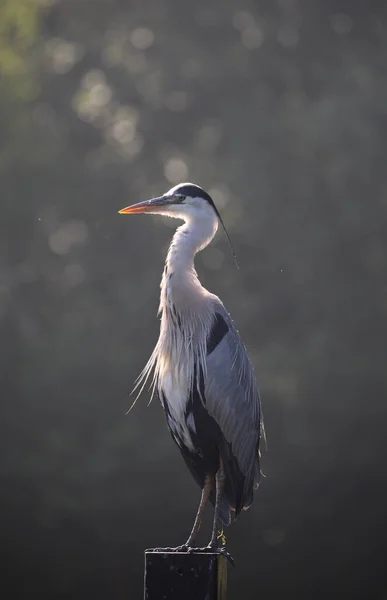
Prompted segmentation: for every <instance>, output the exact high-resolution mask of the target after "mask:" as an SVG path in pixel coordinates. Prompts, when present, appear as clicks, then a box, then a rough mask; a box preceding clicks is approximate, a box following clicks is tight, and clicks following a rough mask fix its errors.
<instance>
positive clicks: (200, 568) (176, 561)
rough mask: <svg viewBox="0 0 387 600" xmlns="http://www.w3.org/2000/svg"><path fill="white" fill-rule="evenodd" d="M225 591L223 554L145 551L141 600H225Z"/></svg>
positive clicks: (225, 576)
mask: <svg viewBox="0 0 387 600" xmlns="http://www.w3.org/2000/svg"><path fill="white" fill-rule="evenodd" d="M226 592H227V559H226V558H225V557H224V556H223V555H221V554H218V553H216V552H211V553H204V552H203V553H200V552H198V553H192V554H191V553H187V552H154V551H152V550H146V551H145V577H144V600H226Z"/></svg>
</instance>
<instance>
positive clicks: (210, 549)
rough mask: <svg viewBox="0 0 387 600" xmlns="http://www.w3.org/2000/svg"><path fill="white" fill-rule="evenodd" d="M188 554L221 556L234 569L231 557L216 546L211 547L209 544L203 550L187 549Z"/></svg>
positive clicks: (222, 548) (224, 550)
mask: <svg viewBox="0 0 387 600" xmlns="http://www.w3.org/2000/svg"><path fill="white" fill-rule="evenodd" d="M188 553H189V554H210V553H213V554H221V555H222V556H224V557H225V558H227V560H228V561H229V563H230V564H231V565H232V566H233V567H235V563H234V559H233V557H232V556H231V554H230V553H229V552H228V551H227V550H226V548H224V547H221V548H218V546H212V545H211V544H209V545H208V546H205V547H204V548H188Z"/></svg>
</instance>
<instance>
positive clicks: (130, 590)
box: [0, 0, 387, 600]
mask: <svg viewBox="0 0 387 600" xmlns="http://www.w3.org/2000/svg"><path fill="white" fill-rule="evenodd" d="M0 72H1V79H0V202H1V220H0V230H1V236H0V335H1V365H0V367H1V368H0V377H1V388H0V389H1V424H0V443H1V472H0V485H1V488H0V490H1V511H0V531H1V544H0V546H1V566H2V576H1V581H2V584H3V585H5V586H7V585H8V586H10V588H9V591H8V594H7V596H6V597H7V598H27V597H28V598H30V597H31V596H32V595H36V596H39V597H40V598H44V599H45V598H63V599H69V598H71V599H75V600H76V599H78V598H79V599H81V598H82V599H84V598H91V597H93V598H96V599H98V600H99V599H106V598H111V599H114V600H123V599H128V598H129V599H132V598H133V599H136V598H141V596H142V568H143V567H142V564H143V550H144V549H145V548H147V547H150V546H157V545H177V544H179V543H181V542H182V541H184V540H185V539H186V537H187V534H188V532H189V530H190V527H191V524H192V519H193V516H194V514H195V510H196V506H197V502H198V499H199V495H200V491H199V489H198V487H197V486H196V484H195V482H194V481H193V479H192V478H191V476H190V474H189V473H188V471H187V470H186V468H185V465H184V464H183V461H182V459H181V457H180V455H179V452H178V450H177V448H176V447H175V446H174V444H173V442H172V441H171V439H170V437H169V434H168V431H167V428H166V425H165V423H164V416H163V413H162V409H161V407H160V406H159V404H158V402H154V403H153V404H152V405H151V406H150V407H147V402H148V395H147V394H144V395H143V397H141V399H140V400H139V402H138V403H137V405H136V407H135V408H134V409H133V410H132V412H131V413H130V414H129V415H127V414H126V412H127V409H128V408H129V406H130V404H131V401H132V398H131V397H130V395H129V393H130V391H131V389H132V385H133V382H134V380H135V378H136V376H137V375H138V373H139V372H140V370H141V369H142V367H143V366H144V364H145V362H146V361H147V359H148V357H149V355H150V353H151V351H152V349H153V345H154V344H155V342H156V340H157V335H158V325H159V323H158V318H157V317H156V310H157V305H158V293H159V281H160V277H161V271H162V267H163V260H164V256H165V251H166V248H167V244H168V241H169V239H170V238H171V235H172V232H173V229H172V227H174V226H176V225H177V222H174V221H167V220H163V219H162V218H159V219H157V218H153V217H145V216H140V217H122V216H119V215H118V214H117V211H118V210H119V209H120V208H122V207H123V206H126V205H128V204H130V203H133V202H137V201H140V200H144V199H147V198H149V197H151V196H154V195H159V194H160V193H162V192H164V191H166V190H167V189H168V188H169V187H172V185H174V184H176V183H178V182H180V181H193V182H196V183H198V184H200V185H202V186H203V187H204V188H205V189H206V190H208V191H209V192H210V194H211V195H212V197H213V198H214V201H215V203H216V204H217V206H218V208H219V209H220V212H221V213H222V215H223V218H224V221H225V223H226V225H227V227H228V229H229V233H230V235H231V237H232V238H233V241H234V245H235V248H236V251H237V254H238V258H239V263H240V265H241V269H240V271H237V270H236V269H235V266H234V264H233V260H232V257H231V255H230V252H229V249H228V247H227V244H226V242H225V240H224V236H223V235H222V234H221V233H219V234H218V236H217V238H216V240H215V242H214V243H213V244H212V246H211V247H210V248H208V249H207V250H205V251H204V252H203V253H202V254H201V255H200V256H198V258H197V268H198V271H199V275H200V277H201V279H202V282H203V283H204V285H206V286H207V287H208V288H209V289H210V290H211V291H213V292H215V293H216V294H218V295H219V296H220V297H221V298H222V300H223V301H224V302H225V304H226V306H227V307H228V309H229V310H230V312H231V314H232V316H233V318H234V320H235V321H236V323H237V326H238V328H239V329H240V332H241V335H242V337H243V340H244V342H245V344H246V346H247V348H248V350H249V353H250V355H251V357H252V360H253V362H254V365H255V368H256V371H257V375H258V378H259V385H260V389H261V395H262V399H263V404H264V413H265V418H266V429H267V436H268V452H266V453H264V457H263V470H264V472H265V474H266V478H265V479H264V480H263V482H262V485H261V489H260V490H259V492H258V493H257V495H256V498H255V502H254V505H253V507H252V508H251V510H249V511H248V512H247V513H244V514H243V515H241V517H240V519H239V520H238V522H237V523H236V525H235V526H234V527H232V528H230V529H229V530H228V531H227V534H228V544H229V550H230V552H231V553H232V554H233V555H234V557H235V561H236V565H237V566H236V568H235V570H231V572H230V585H229V587H230V599H237V598H241V599H242V598H243V600H253V599H256V598H259V599H265V598H267V599H276V598H284V597H285V596H286V597H289V596H290V597H292V598H293V597H297V598H298V599H300V600H304V599H305V600H307V599H310V598H314V599H316V598H317V599H319V598H324V599H325V598H332V597H333V598H335V597H338V596H340V597H341V598H356V599H357V598H359V599H360V598H365V599H385V598H387V575H386V568H385V561H386V550H387V544H386V527H385V518H386V510H385V507H386V500H387V490H386V489H385V471H386V449H387V441H386V414H387V406H386V400H387V398H386V388H387V367H386V364H387V363H386V361H387V351H386V333H387V327H386V321H387V318H386V317H387V278H386V266H387V237H386V235H387V222H386V217H387V170H386V156H387V135H386V134H387V6H386V2H385V1H378V2H377V1H376V0H374V1H373V0H367V1H366V0H364V1H360V0H347V1H344V0H343V1H339V0H261V1H259V2H258V1H257V0H255V1H254V2H253V1H252V0H245V1H236V0H222V1H221V0H215V1H214V2H210V3H209V2H206V1H204V0H199V1H197V2H193V3H192V2H188V1H182V0H149V1H147V2H145V1H144V0H131V1H124V0H56V1H55V0H51V1H50V0H46V1H45V0H2V1H1V4H0ZM210 518H211V515H210V514H208V515H207V520H206V525H207V527H208V526H209V524H210ZM208 534H209V529H207V532H206V533H203V538H202V541H203V543H205V542H207V537H208Z"/></svg>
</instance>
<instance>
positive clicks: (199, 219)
mask: <svg viewBox="0 0 387 600" xmlns="http://www.w3.org/2000/svg"><path fill="white" fill-rule="evenodd" d="M176 195H177V197H178V198H181V197H183V198H184V200H179V201H178V202H177V203H176V204H175V205H174V208H173V209H171V206H172V204H171V203H170V202H171V201H168V203H167V204H166V207H165V208H163V206H165V205H163V204H160V205H156V208H155V207H154V205H153V208H152V212H159V213H161V214H167V215H169V216H176V217H177V218H181V219H183V220H184V221H185V223H184V225H182V226H180V227H179V228H178V229H177V231H176V233H175V235H174V237H173V240H172V243H171V245H170V248H169V251H168V255H167V260H166V264H165V269H164V273H163V277H162V281H161V296H160V307H159V311H160V313H161V328H160V337H159V340H158V342H157V345H156V347H155V349H154V351H153V353H152V356H151V358H150V359H149V361H148V364H147V365H146V367H145V369H144V371H143V373H142V375H141V378H140V380H143V381H146V379H147V378H148V376H149V375H150V373H151V372H152V370H153V377H154V386H155V389H156V391H157V393H158V396H159V398H160V401H161V403H162V405H163V408H164V410H165V414H166V419H167V423H168V427H169V429H170V432H171V435H172V437H173V439H174V441H175V442H176V444H177V445H178V446H179V448H180V450H181V452H182V455H183V457H184V459H185V461H186V463H187V465H188V467H189V469H190V471H191V473H192V474H193V476H194V477H195V479H196V480H197V482H198V483H199V484H200V486H201V487H202V489H203V495H202V502H201V505H200V507H199V512H198V516H197V519H196V522H195V526H196V529H195V526H194V530H193V532H192V533H191V536H190V539H189V541H190V540H191V541H193V539H194V537H196V533H197V530H198V529H199V526H200V521H201V515H202V511H203V509H204V505H205V502H206V501H207V499H210V500H211V501H212V502H213V504H214V505H216V510H215V512H216V513H217V514H216V517H215V519H214V531H215V530H216V526H217V521H221V522H222V523H223V524H225V525H229V524H230V522H232V521H233V520H234V518H235V517H236V516H237V515H238V513H239V512H240V511H241V510H242V509H243V508H248V506H249V505H250V504H251V502H252V497H253V489H254V488H255V487H256V486H257V484H258V482H259V475H260V468H259V441H260V433H261V431H262V419H261V409H260V400H259V394H258V389H257V385H256V381H255V377H254V373H253V369H252V365H251V363H250V360H249V358H248V356H247V353H246V350H245V348H244V346H243V344H242V343H241V340H240V337H239V334H238V332H237V330H236V329H235V327H234V324H233V322H232V320H231V318H230V316H229V314H228V312H227V311H226V309H225V308H224V306H223V304H222V302H221V301H220V299H219V298H218V297H217V296H215V295H214V294H212V293H210V292H209V291H207V290H206V289H205V288H204V287H203V286H202V285H201V283H200V281H199V279H198V277H197V273H196V271H195V268H194V257H195V254H196V253H197V252H198V251H200V250H202V249H203V248H205V247H206V246H207V245H208V244H209V243H210V242H211V240H212V239H213V237H214V235H215V233H216V230H217V227H218V218H219V215H218V213H217V211H216V209H215V207H214V205H213V203H212V200H211V199H210V197H209V196H208V194H206V193H205V192H204V191H203V190H201V188H199V187H198V186H194V185H192V184H184V185H180V186H176V188H173V189H172V190H171V191H170V192H168V194H166V198H175V197H176ZM157 200H161V199H157ZM150 202H152V201H150ZM183 204H184V205H185V206H183ZM135 206H137V205H135ZM138 206H139V207H141V206H149V204H148V205H147V204H146V203H141V204H139V205H138ZM157 206H159V207H160V208H157ZM125 210H126V211H127V212H140V210H138V211H137V210H133V207H129V209H124V211H123V212H125ZM141 212H143V211H141ZM146 212H151V210H146ZM214 484H215V485H214ZM218 488H219V489H218ZM215 521H216V522H215ZM214 531H213V537H212V543H213V542H214Z"/></svg>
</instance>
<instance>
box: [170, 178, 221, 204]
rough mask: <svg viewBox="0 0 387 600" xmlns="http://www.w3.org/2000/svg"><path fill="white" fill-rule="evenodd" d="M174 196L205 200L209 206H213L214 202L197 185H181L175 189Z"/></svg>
mask: <svg viewBox="0 0 387 600" xmlns="http://www.w3.org/2000/svg"><path fill="white" fill-rule="evenodd" d="M175 194H177V195H179V196H180V195H182V196H185V197H186V198H202V199H203V200H206V201H207V202H208V203H209V204H211V206H214V207H215V205H214V202H213V200H212V198H211V196H210V195H209V194H207V192H205V191H204V190H203V188H201V187H200V186H199V185H195V184H193V183H187V184H186V185H184V184H183V185H181V186H179V187H178V188H177V189H175Z"/></svg>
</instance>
